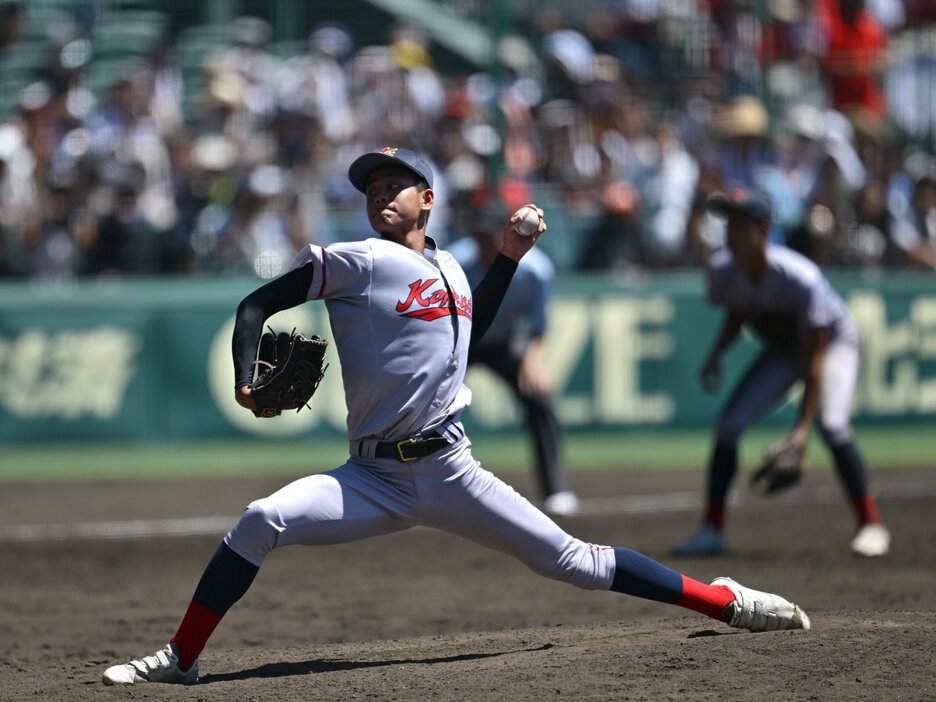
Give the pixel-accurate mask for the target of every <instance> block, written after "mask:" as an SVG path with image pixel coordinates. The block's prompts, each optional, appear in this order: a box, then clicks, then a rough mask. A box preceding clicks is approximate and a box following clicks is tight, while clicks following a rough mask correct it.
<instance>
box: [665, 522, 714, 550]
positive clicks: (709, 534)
mask: <svg viewBox="0 0 936 702" xmlns="http://www.w3.org/2000/svg"><path fill="white" fill-rule="evenodd" d="M727 550H728V544H727V543H726V542H725V536H724V534H722V533H721V531H719V530H718V529H716V528H715V527H714V526H712V525H711V524H703V525H702V526H700V527H699V528H698V530H697V531H696V532H695V533H694V534H693V535H692V536H690V537H689V538H688V539H686V540H685V541H681V542H680V543H678V544H676V545H675V546H674V547H673V548H672V550H671V551H670V553H671V554H672V555H674V556H717V555H718V554H720V553H724V552H725V551H727Z"/></svg>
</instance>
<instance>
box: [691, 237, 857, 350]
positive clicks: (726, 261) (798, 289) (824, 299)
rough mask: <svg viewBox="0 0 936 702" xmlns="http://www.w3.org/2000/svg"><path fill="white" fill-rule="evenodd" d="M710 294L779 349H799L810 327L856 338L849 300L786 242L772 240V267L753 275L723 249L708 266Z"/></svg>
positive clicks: (769, 247)
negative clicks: (786, 244) (745, 270)
mask: <svg viewBox="0 0 936 702" xmlns="http://www.w3.org/2000/svg"><path fill="white" fill-rule="evenodd" d="M708 298H709V300H710V301H711V302H712V303H714V304H716V305H721V306H723V307H725V308H727V309H728V310H730V311H732V312H734V313H736V314H738V315H739V316H740V317H741V318H742V319H743V320H744V321H745V323H747V324H748V325H750V326H751V328H752V329H754V330H755V331H756V332H757V333H758V335H759V336H760V337H761V338H762V339H763V341H764V343H765V344H767V345H768V346H770V347H773V348H775V349H777V350H796V349H798V347H799V342H800V340H801V339H802V338H803V336H804V335H805V334H806V332H807V331H808V330H810V329H816V328H825V329H827V341H828V343H832V342H834V341H837V340H839V339H843V340H844V339H849V340H856V339H857V332H856V331H855V326H854V324H853V323H852V320H851V317H850V316H849V314H848V309H847V308H846V306H845V303H844V301H843V300H842V298H841V297H840V296H839V295H838V293H836V292H835V290H833V289H832V286H831V285H830V284H829V281H828V280H827V279H826V277H825V276H824V275H823V274H822V271H821V270H820V269H819V267H818V266H816V264H815V263H813V262H812V261H810V260H809V259H808V258H806V257H805V256H802V255H801V254H798V253H796V252H795V251H793V250H791V249H788V248H786V247H783V246H776V245H773V244H768V245H767V269H766V270H765V271H764V274H763V276H761V277H760V278H759V279H758V280H756V281H752V280H751V279H750V278H748V277H747V276H746V275H745V274H744V273H743V272H742V271H741V269H740V268H738V266H737V265H736V264H735V262H734V259H733V258H732V256H731V253H730V252H729V251H728V250H727V249H723V250H721V251H719V252H718V253H716V254H715V255H714V256H713V257H712V261H711V263H710V265H709V268H708Z"/></svg>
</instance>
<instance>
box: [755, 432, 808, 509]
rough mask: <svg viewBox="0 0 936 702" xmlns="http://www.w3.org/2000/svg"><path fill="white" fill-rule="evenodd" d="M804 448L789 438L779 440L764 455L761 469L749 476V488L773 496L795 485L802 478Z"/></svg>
mask: <svg viewBox="0 0 936 702" xmlns="http://www.w3.org/2000/svg"><path fill="white" fill-rule="evenodd" d="M804 449H805V446H804V445H803V444H800V443H798V442H796V441H793V440H792V439H790V438H785V439H781V440H780V441H778V442H776V443H775V444H773V445H772V446H771V447H770V448H769V449H767V452H766V453H765V454H764V461H763V463H762V464H761V467H760V468H759V469H758V470H757V471H756V472H755V473H754V475H752V476H751V487H752V488H755V489H757V488H760V490H761V492H762V493H763V494H764V495H773V494H775V493H777V492H780V491H781V490H786V489H787V488H789V487H792V486H793V485H796V483H798V482H799V481H800V478H802V477H803V453H804Z"/></svg>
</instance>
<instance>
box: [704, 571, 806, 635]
mask: <svg viewBox="0 0 936 702" xmlns="http://www.w3.org/2000/svg"><path fill="white" fill-rule="evenodd" d="M711 584H712V585H722V586H724V587H727V588H728V589H729V590H731V591H732V592H733V593H734V596H735V601H734V602H732V603H731V604H730V605H728V606H727V607H725V611H724V612H722V617H721V619H722V621H723V622H725V624H727V625H728V626H733V627H735V628H736V629H747V630H748V631H783V630H786V629H809V628H810V626H811V623H810V621H809V616H808V615H807V614H806V612H804V611H803V610H802V609H800V608H799V607H797V606H796V605H795V604H793V603H792V602H787V601H786V600H785V599H783V598H782V597H780V596H779V595H771V594H770V593H769V592H760V591H758V590H752V589H751V588H749V587H744V585H741V584H739V583H736V582H735V581H734V580H732V579H731V578H715V580H713V581H712V582H711Z"/></svg>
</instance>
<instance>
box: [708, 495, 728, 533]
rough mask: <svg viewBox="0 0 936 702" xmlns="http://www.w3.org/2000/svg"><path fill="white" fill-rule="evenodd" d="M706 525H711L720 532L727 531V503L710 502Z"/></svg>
mask: <svg viewBox="0 0 936 702" xmlns="http://www.w3.org/2000/svg"><path fill="white" fill-rule="evenodd" d="M705 523H706V524H711V525H712V526H713V527H715V528H716V529H718V530H719V531H724V529H725V503H724V502H709V503H708V506H707V507H706V509H705Z"/></svg>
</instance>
